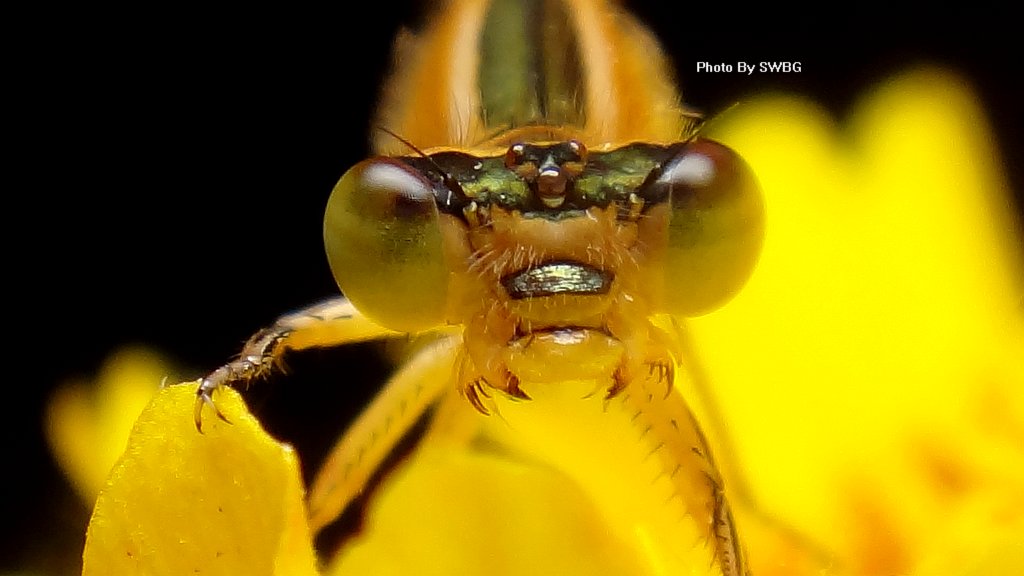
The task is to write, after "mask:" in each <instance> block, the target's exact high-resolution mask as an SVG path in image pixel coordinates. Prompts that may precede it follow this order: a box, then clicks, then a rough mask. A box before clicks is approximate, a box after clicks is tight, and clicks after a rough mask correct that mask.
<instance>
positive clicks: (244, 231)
mask: <svg viewBox="0 0 1024 576" xmlns="http://www.w3.org/2000/svg"><path fill="white" fill-rule="evenodd" d="M629 6H630V7H631V8H633V9H634V11H635V12H637V13H638V15H639V16H640V17H641V18H642V19H643V20H644V21H646V22H648V23H650V24H651V25H652V27H653V28H654V30H655V32H656V33H657V35H658V36H659V37H660V38H661V39H662V41H663V43H664V44H665V47H666V49H667V50H668V51H669V52H670V53H671V54H672V57H673V59H674V62H675V64H676V68H677V78H678V80H679V81H680V83H681V85H683V86H684V87H685V90H684V96H685V99H686V101H687V103H688V104H690V105H693V106H695V107H697V108H699V109H704V110H708V111H715V110H720V109H722V108H724V107H725V106H728V105H729V104H732V103H733V102H737V101H741V100H742V99H743V98H744V96H745V95H748V94H751V93H753V92H756V91H760V90H764V89H772V90H786V91H792V92H799V93H802V94H805V95H808V96H811V97H813V98H815V99H817V100H818V101H819V102H820V103H821V104H822V105H824V106H825V107H826V108H827V109H828V110H830V111H831V112H833V113H834V114H836V115H837V117H839V118H842V117H843V115H844V114H845V113H846V112H847V111H848V108H849V106H850V104H851V103H852V102H853V101H854V100H855V98H856V96H857V95H858V94H861V93H862V92H863V90H864V89H865V88H867V87H869V86H871V85H872V84H874V83H876V82H878V81H879V80H882V79H884V78H885V77H886V76H887V75H889V74H890V73H892V72H896V71H899V70H903V69H906V68H907V67H910V66H912V65H915V64H920V63H931V64H938V65H942V66H946V67H949V68H951V69H953V70H956V71H959V72H961V73H962V74H963V75H964V77H965V78H967V79H968V80H969V81H970V82H971V83H972V84H973V85H974V86H975V87H976V88H977V90H979V92H980V95H981V98H982V101H983V103H984V105H985V107H986V109H987V110H988V112H989V114H990V118H991V122H992V124H993V125H994V127H995V129H996V131H997V136H998V139H999V144H1000V146H1001V149H1002V150H1003V154H1004V159H1005V165H1007V166H1008V167H1009V170H1010V177H1011V184H1012V185H1013V188H1014V189H1015V190H1017V191H1018V196H1017V198H1018V205H1019V204H1020V196H1019V191H1021V190H1024V186H1022V174H1021V170H1020V168H1019V166H1020V164H1021V162H1020V161H1021V158H1022V154H1021V151H1022V147H1024V143H1022V132H1021V113H1020V103H1021V102H1022V96H1024V93H1022V90H1021V87H1020V84H1021V67H1020V64H1019V62H1018V55H1017V52H1019V42H1017V41H1014V39H1015V38H1018V39H1019V35H1020V34H1019V32H1018V31H1016V30H1012V29H1011V28H1010V24H1009V22H1012V21H1013V20H1012V19H1010V18H1008V17H1007V18H1002V17H1000V15H996V14H984V15H975V14H971V13H967V12H964V13H959V14H950V13H942V14H938V13H920V14H913V15H909V16H908V15H904V16H899V17H897V16H895V15H893V14H890V13H889V12H887V11H885V10H869V9H868V8H866V7H864V8H862V11H861V12H852V11H851V8H850V7H849V6H842V5H840V6H831V7H829V9H831V10H833V11H835V12H833V13H831V14H826V13H824V12H821V13H817V14H815V13H808V12H806V11H799V12H798V11H785V10H781V9H780V10H779V11H777V12H775V13H770V14H765V13H759V14H747V13H742V12H741V11H740V10H739V9H738V8H736V9H731V8H729V7H726V9H725V10H721V9H719V10H718V13H717V14H716V15H708V14H703V13H701V12H700V8H701V7H699V6H698V7H684V6H677V5H675V4H673V5H671V6H668V5H662V4H660V3H657V2H653V1H648V2H632V3H629ZM96 10H97V9H96V8H95V7H90V8H89V9H88V11H85V10H84V9H83V10H82V11H80V12H63V13H47V14H32V15H29V14H25V15H23V18H22V19H21V21H20V23H21V24H23V26H18V25H17V24H19V21H17V19H15V20H12V25H14V27H15V28H18V29H19V31H20V38H21V40H20V41H19V42H20V43H19V45H18V46H17V50H16V51H15V52H14V53H13V56H14V58H13V65H12V68H11V69H10V70H8V80H9V82H7V84H8V87H7V88H6V89H5V90H6V91H7V92H8V94H9V95H14V96H15V98H16V100H17V102H18V105H16V106H12V108H11V110H9V114H8V115H7V120H6V122H7V123H8V139H9V140H14V141H15V143H16V146H15V150H14V151H12V152H9V156H8V164H9V166H10V168H11V170H9V171H8V175H9V177H10V178H11V179H10V180H9V184H8V186H7V188H6V194H5V199H6V205H5V208H4V214H5V215H6V218H5V219H4V220H5V222H6V226H5V229H4V235H5V240H6V245H7V250H6V256H7V263H8V266H7V267H6V269H7V270H8V271H9V273H8V275H6V281H5V282H4V284H5V285H6V287H7V288H8V290H7V293H8V297H7V304H8V306H9V308H10V312H11V313H9V314H8V318H9V319H10V322H9V325H8V326H7V328H6V330H5V331H6V332H7V338H6V341H7V342H8V344H7V352H8V353H7V362H6V366H7V368H8V378H7V390H8V399H9V401H8V402H7V406H6V408H5V409H6V411H7V414H6V416H5V417H4V418H3V419H2V420H0V421H2V422H3V426H4V438H5V439H6V447H7V451H8V453H9V454H10V452H11V451H13V454H10V455H9V456H8V463H9V464H8V466H7V472H6V473H5V477H6V478H5V479H6V482H7V485H8V486H7V490H6V491H5V492H4V493H5V495H6V497H5V498H3V510H2V514H3V517H4V518H5V522H4V526H5V529H6V530H9V531H10V533H8V534H5V535H4V538H3V548H2V550H3V554H2V555H0V559H2V564H0V570H8V569H12V568H15V567H18V566H33V567H36V568H40V569H45V570H48V571H68V570H70V571H74V570H76V569H77V568H76V562H77V560H76V559H77V556H78V554H79V551H80V548H81V545H82V537H83V531H84V526H85V522H86V521H87V519H88V509H87V508H86V507H85V506H84V505H80V504H78V503H77V501H76V500H75V498H74V497H73V495H71V493H70V492H69V490H68V488H67V487H66V485H65V483H64V481H63V479H62V478H61V477H60V475H59V472H58V471H57V468H56V466H55V464H54V463H53V461H52V460H51V458H50V457H49V455H48V453H47V450H46V447H45V443H44V441H43V439H42V427H41V420H40V414H41V412H42V409H43V406H44V403H45V400H46V398H47V397H48V395H49V394H50V393H51V391H52V389H53V388H54V387H55V386H56V385H57V383H59V382H60V381H62V380H64V379H67V378H69V377H73V376H89V375H92V374H94V373H95V371H96V370H97V369H98V367H99V365H100V363H101V362H102V360H103V358H104V357H105V356H106V355H108V354H109V353H110V352H112V351H113V350H115V349H116V348H118V347H119V346H121V345H124V344H130V343H145V344H149V345H151V346H154V347H156V348H158V349H160V350H162V351H164V352H166V353H168V354H170V355H172V357H173V358H174V359H175V360H177V361H178V362H179V363H180V364H181V365H182V366H185V367H187V368H186V374H187V375H191V376H196V375H198V374H199V371H201V370H205V369H210V368H213V367H215V366H216V365H218V364H220V363H222V362H223V361H224V360H226V359H227V358H228V357H229V356H230V355H231V354H233V353H234V352H235V351H237V349H238V346H239V345H240V343H241V342H242V341H244V340H245V338H246V337H247V336H248V335H249V334H250V333H252V332H253V331H254V330H255V329H257V328H259V327H260V326H261V325H263V324H266V323H268V322H269V321H271V320H272V319H273V318H274V317H275V316H277V315H278V314H279V313H281V312H284V311H287V310H289V309H293V308H298V307H301V306H303V305H305V304H308V303H310V302H313V301H316V300H317V299H319V298H322V297H325V296H329V295H333V294H334V293H335V292H336V288H335V285H334V282H333V280H332V278H331V276H330V273H329V271H328V269H327V265H326V261H325V258H324V256H323V248H322V240H321V225H322V211H323V206H324V203H325V202H326V199H327V196H328V194H329V193H330V190H331V187H332V186H333V184H334V183H335V181H336V180H337V179H338V178H339V177H340V175H341V174H342V173H343V172H344V171H345V170H346V168H347V167H349V166H351V165H352V164H354V163H355V162H357V161H358V160H359V159H361V158H363V157H364V156H365V155H366V154H367V149H366V146H365V142H366V134H367V133H368V129H369V122H370V117H371V111H372V109H373V103H374V101H375V100H376V98H377V96H378V91H379V85H380V83H381V80H382V77H383V74H384V71H385V70H386V68H387V65H388V63H389V59H390V55H389V49H390V45H391V41H392V38H393V36H394V33H395V31H396V30H397V29H398V26H399V24H400V23H406V24H410V23H415V22H417V21H418V18H420V17H421V16H422V14H421V12H420V11H418V10H417V9H416V8H415V7H414V3H412V2H407V1H402V2H389V3H386V4H385V3H381V2H371V3H367V4H366V5H364V6H362V7H361V10H362V12H361V13H360V14H358V15H357V14H355V13H354V12H351V11H349V12H345V11H343V10H344V9H343V8H342V7H341V6H336V7H334V8H333V10H334V11H335V12H308V13H306V12H301V11H300V10H299V9H297V8H288V9H287V10H286V11H284V12H281V11H280V9H278V8H272V9H267V10H265V11H257V10H256V9H255V8H246V9H245V10H239V11H237V12H225V11H221V12H217V13H213V12H203V11H198V10H185V9H182V8H180V7H179V8H171V7H166V8H165V9H163V10H162V11H161V9H160V8H158V7H152V6H151V7H147V8H146V12H145V13H142V12H138V13H125V12H123V11H117V12H115V11H110V12H97V11H96ZM750 27H755V29H754V31H752V32H751V31H748V30H746V29H747V28H750ZM1011 47H1013V50H1011ZM737 60H745V61H748V62H759V61H772V60H780V61H800V62H801V63H802V68H803V71H802V72H801V73H799V74H776V75H763V74H762V75H754V76H751V77H747V76H744V75H741V74H706V73H702V74H698V73H696V63H697V62H698V61H710V62H736V61H737ZM12 265H13V266H12ZM188 369H191V370H192V371H191V372H188V371H187V370H188ZM295 370H296V372H301V373H303V374H305V373H306V372H307V371H308V373H309V374H314V373H318V372H324V373H328V374H330V373H333V374H347V373H348V372H349V371H358V372H359V374H355V375H353V376H351V377H346V378H344V380H343V381H340V382H339V380H340V379H339V378H338V377H337V376H335V377H334V378H333V379H328V378H317V377H315V376H310V377H303V378H302V379H300V380H298V384H295V383H291V381H289V382H290V383H289V385H288V386H287V387H285V386H283V384H281V383H276V384H275V383H270V384H268V385H267V386H266V389H265V390H263V391H258V392H257V393H255V394H254V395H253V397H252V403H253V404H254V406H255V408H256V410H257V411H262V412H264V413H266V414H267V420H268V423H269V424H270V425H271V427H272V428H273V429H274V430H275V431H277V432H278V433H280V434H281V435H282V436H284V437H288V438H293V439H295V441H297V442H299V443H300V448H301V447H302V446H303V445H304V444H305V445H308V446H310V448H309V452H308V453H309V454H313V456H309V457H308V460H309V461H314V460H315V454H316V453H318V451H322V450H323V449H324V448H325V447H326V446H327V444H328V443H329V441H330V440H331V439H333V438H334V437H335V436H336V435H337V433H338V432H339V431H340V430H341V429H343V428H344V425H345V422H346V421H347V419H348V418H350V417H351V415H352V414H354V413H355V411H357V410H358V408H359V406H360V405H362V404H363V403H364V402H365V399H366V398H367V397H368V396H369V395H370V394H371V393H372V392H373V390H374V386H375V385H376V384H379V382H380V379H381V378H382V377H383V374H384V371H385V370H386V367H385V364H384V362H383V361H382V360H380V359H379V356H378V355H377V354H376V349H375V348H373V347H369V346H357V347H353V348H352V349H350V350H345V351H341V352H332V353H322V354H313V355H310V357H308V358H304V359H303V358H300V359H296V360H295ZM366 382H370V384H366ZM300 451H301V450H300ZM10 463H15V465H13V466H12V465H11V464H10ZM307 463H308V462H307ZM48 551H49V552H48Z"/></svg>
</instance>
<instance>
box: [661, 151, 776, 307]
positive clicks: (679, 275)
mask: <svg viewBox="0 0 1024 576" xmlns="http://www.w3.org/2000/svg"><path fill="white" fill-rule="evenodd" d="M642 194H643V196H645V197H657V198H664V199H665V200H667V201H668V202H669V203H670V206H671V209H670V216H669V223H668V237H667V245H666V247H665V248H666V250H665V262H664V266H665V272H664V273H665V286H664V302H663V305H664V307H665V309H666V311H667V312H670V313H673V314H681V315H685V316H697V315H700V314H704V313H706V312H710V311H712V310H714V309H715V308H717V307H719V306H721V305H722V304H724V303H725V302H726V301H728V300H729V299H730V298H732V296H733V295H734V294H736V292H738V291H739V289H740V288H742V287H743V284H745V283H746V281H747V279H748V278H749V277H750V274H751V272H753V269H754V264H756V263H757V258H758V256H759V255H760V253H761V244H762V241H763V237H764V202H763V200H762V197H761V188H760V186H759V185H758V183H757V179H756V178H755V177H754V173H753V171H752V170H751V169H750V166H748V165H747V163H746V162H745V161H744V160H743V158H742V157H740V155H739V154H737V153H736V152H734V151H732V150H731V149H730V148H728V147H726V146H724V145H722V144H719V143H717V142H714V141H712V140H705V139H697V140H694V141H693V142H691V143H690V144H688V145H687V146H686V147H685V148H683V150H682V151H681V152H680V153H679V154H678V155H677V156H676V157H675V158H673V159H672V160H670V161H669V162H668V163H666V164H665V165H664V168H663V169H662V170H661V173H660V175H659V176H658V177H657V178H656V179H655V180H654V181H653V182H650V183H649V184H648V185H647V186H646V187H645V190H643V191H642Z"/></svg>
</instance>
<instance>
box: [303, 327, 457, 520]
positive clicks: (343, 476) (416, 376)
mask: <svg viewBox="0 0 1024 576" xmlns="http://www.w3.org/2000/svg"><path fill="white" fill-rule="evenodd" d="M457 344H458V340H457V338H453V337H452V338H443V339H441V340H438V341H437V342H434V343H432V344H430V345H428V346H426V347H425V348H424V349H422V350H420V351H419V352H417V353H416V355H415V356H413V358H412V359H411V360H410V361H409V362H407V363H406V364H404V365H403V366H402V368H401V369H400V370H399V371H398V372H396V373H395V374H394V375H393V376H392V377H391V379H390V380H389V381H388V382H387V384H386V385H385V386H384V389H383V391H381V393H380V394H378V395H377V397H376V398H374V400H373V402H372V403H371V404H370V406H369V407H368V408H367V409H366V410H365V411H363V413H362V414H360V415H359V417H358V418H357V419H356V421H355V423H353V424H352V426H351V427H350V428H349V429H348V430H347V431H346V432H345V435H344V436H343V437H342V438H341V440H340V441H339V442H338V443H337V444H336V445H335V446H334V448H333V449H332V450H331V454H330V455H329V456H328V457H327V460H326V461H325V462H324V464H323V466H322V467H321V468H320V471H319V472H318V473H317V477H316V479H315V480H314V481H313V487H312V489H311V490H310V493H309V498H308V500H307V504H308V506H309V525H310V529H311V530H312V531H313V533H316V532H317V531H319V530H320V529H321V528H323V527H324V526H326V525H327V524H330V523H331V522H332V521H334V519H335V518H337V517H338V516H339V515H340V514H341V513H342V512H343V511H344V510H345V507H346V506H348V504H349V503H350V502H351V501H352V500H353V499H354V498H355V497H356V496H358V495H359V493H360V492H362V490H363V488H364V487H365V485H366V482H367V481H368V480H369V479H370V477H371V476H372V475H373V473H374V471H375V470H376V469H377V468H378V467H379V466H380V464H381V463H382V462H383V461H384V459H385V458H386V457H387V455H388V454H389V453H390V452H391V450H392V449H393V448H394V447H395V445H396V444H397V443H398V442H399V441H400V440H401V439H402V437H403V436H404V435H405V433H406V432H408V430H409V429H410V428H411V427H412V426H413V425H414V424H415V423H416V421H417V420H418V419H419V418H420V416H421V415H422V414H423V413H424V412H425V411H426V410H427V408H429V407H430V406H431V405H432V404H433V403H434V402H436V401H437V399H438V398H440V397H441V395H442V394H444V393H445V392H448V391H451V390H453V387H454V383H453V381H452V371H453V368H454V366H453V362H454V361H455V359H456V356H457V354H456V348H457Z"/></svg>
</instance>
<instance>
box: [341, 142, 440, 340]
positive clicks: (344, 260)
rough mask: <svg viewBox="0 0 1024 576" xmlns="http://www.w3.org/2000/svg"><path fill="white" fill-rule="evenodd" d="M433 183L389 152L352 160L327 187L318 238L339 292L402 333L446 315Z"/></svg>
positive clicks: (360, 308)
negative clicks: (328, 194) (331, 186)
mask: <svg viewBox="0 0 1024 576" xmlns="http://www.w3.org/2000/svg"><path fill="white" fill-rule="evenodd" d="M438 218H439V216H438V209H437V203H436V201H435V200H434V186H433V184H432V183H431V182H430V181H429V180H427V178H425V177H424V176H423V175H422V174H420V173H419V172H417V171H416V170H414V169H412V168H411V167H410V166H408V165H406V164H403V163H401V162H399V161H398V160H395V159H392V158H374V159H371V160H365V161H363V162H361V163H359V164H357V165H355V166H354V167H352V168H351V169H350V170H349V171H348V172H346V173H345V175H344V176H342V177H341V180H340V181H338V184H337V185H336V186H335V187H334V191H333V192H332V193H331V198H330V200H328V201H327V212H326V214H325V216H324V245H325V247H326V249H327V259H328V261H329V262H330V265H331V272H332V273H333V274H334V279H335V280H336V281H337V282H338V286H339V287H340V288H341V291H342V292H344V293H345V295H346V296H348V298H349V300H351V301H352V304H353V305H355V307H356V308H357V309H359V311H360V312H362V313H363V314H365V315H366V316H367V317H368V318H370V319H371V320H373V321H375V322H377V323H378V324H380V325H382V326H385V327H387V328H391V329H392V330H397V331H401V332H416V331H420V330H425V329H428V328H432V327H434V326H436V325H437V324H439V323H441V322H442V321H443V319H444V315H445V314H444V313H445V304H446V301H447V296H448V271H447V268H446V266H445V261H444V252H443V247H442V244H441V229H440V226H439V222H438Z"/></svg>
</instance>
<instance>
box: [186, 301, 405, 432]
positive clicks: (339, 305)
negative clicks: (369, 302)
mask: <svg viewBox="0 0 1024 576" xmlns="http://www.w3.org/2000/svg"><path fill="white" fill-rule="evenodd" d="M394 334H395V333H394V332H391V331H389V330H386V329H384V328H381V327H380V326H377V325H376V324H374V323H373V322H370V321H369V320H367V319H366V317H364V316H363V315H362V314H360V313H359V312H358V311H356V309H355V308H354V307H353V306H352V304H351V303H350V302H349V301H348V299H347V298H344V297H338V298H332V299H330V300H326V301H324V302H321V303H319V304H314V305H313V306H310V307H308V308H303V309H302V310H299V311H297V312H293V313H291V314H286V315H284V316H281V317H280V318H278V319H277V321H276V322H274V324H273V325H271V326H269V327H267V328H264V329H263V330H260V331H259V332H257V333H256V334H254V335H253V336H252V337H251V338H249V341H248V342H246V343H245V346H243V347H242V352H241V353H240V354H239V355H238V357H237V358H235V359H234V360H232V361H231V362H228V363H227V364H225V365H223V366H221V367H220V368H217V369H216V370H214V371H213V372H211V373H210V374H209V375H208V376H207V377H206V378H203V380H202V382H201V383H200V384H199V388H198V389H197V390H196V404H195V410H194V417H195V423H196V429H197V430H199V431H200V432H202V431H203V419H202V416H203V414H202V410H203V406H209V407H211V408H212V409H213V410H214V412H215V413H216V414H217V417H219V418H220V419H222V420H225V421H226V419H225V418H224V415H223V414H221V412H220V410H218V409H217V405H216V404H214V402H213V391H214V390H216V389H217V388H220V387H221V386H236V387H237V386H238V385H240V384H241V385H243V386H244V385H248V384H249V383H250V382H252V381H253V380H254V379H255V378H257V377H260V376H263V375H265V374H267V373H268V372H270V371H272V370H273V369H274V367H275V366H276V365H277V364H278V363H279V361H280V359H281V357H282V356H283V355H284V352H285V351H286V350H302V349H306V348H316V347H322V346H338V345H341V344H347V343H350V342H360V341H364V340H373V339H377V338H382V337H384V336H388V335H394Z"/></svg>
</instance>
